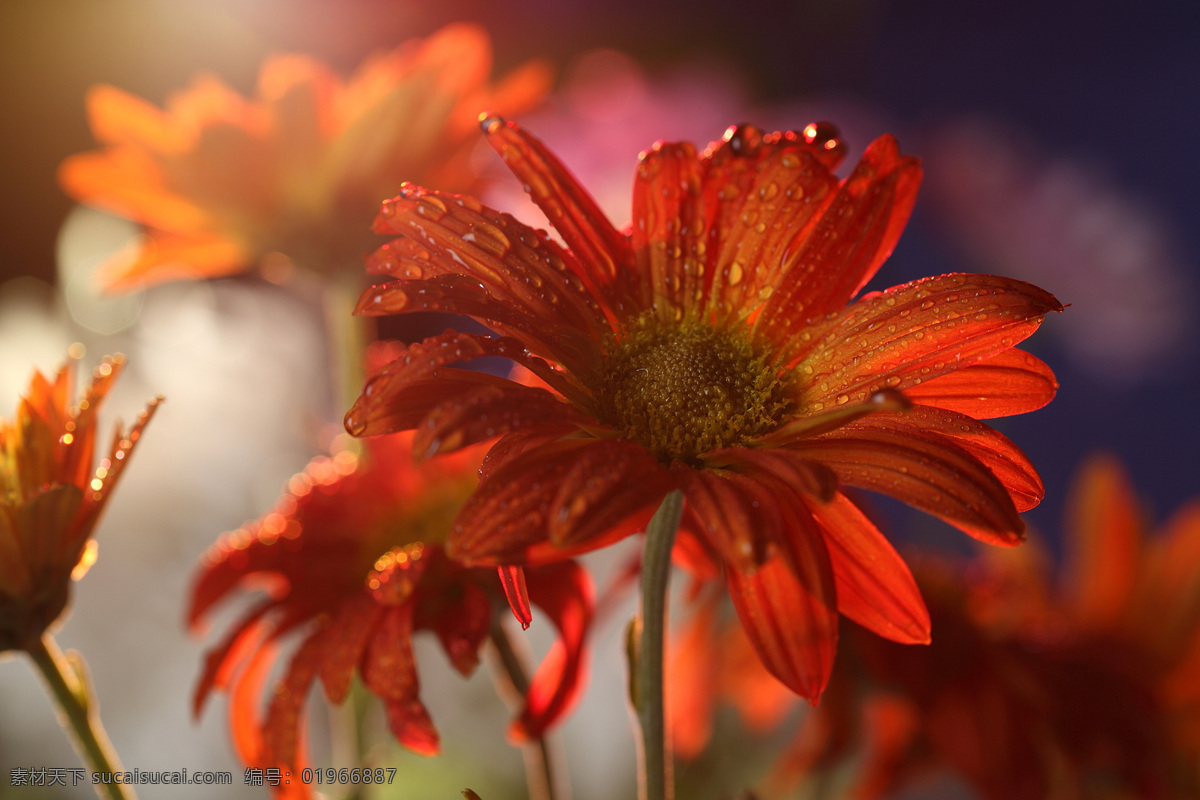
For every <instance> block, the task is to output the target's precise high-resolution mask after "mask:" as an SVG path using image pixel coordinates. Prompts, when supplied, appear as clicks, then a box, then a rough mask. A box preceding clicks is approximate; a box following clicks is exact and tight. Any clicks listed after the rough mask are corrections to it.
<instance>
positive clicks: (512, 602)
mask: <svg viewBox="0 0 1200 800" xmlns="http://www.w3.org/2000/svg"><path fill="white" fill-rule="evenodd" d="M496 570H497V572H499V573H500V585H501V586H503V587H504V597H505V599H507V600H508V607H509V608H510V609H512V613H513V616H514V617H516V618H517V622H519V623H521V629H522V630H528V629H529V623H531V622H533V609H531V608H530V607H529V589H528V587H527V586H526V584H525V570H524V569H523V568H521V567H514V566H500V567H497V568H496Z"/></svg>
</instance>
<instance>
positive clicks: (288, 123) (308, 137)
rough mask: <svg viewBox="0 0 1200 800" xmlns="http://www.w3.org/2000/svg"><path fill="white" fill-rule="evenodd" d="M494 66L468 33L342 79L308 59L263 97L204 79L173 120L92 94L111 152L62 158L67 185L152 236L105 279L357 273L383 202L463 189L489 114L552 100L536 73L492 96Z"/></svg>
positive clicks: (281, 68)
mask: <svg viewBox="0 0 1200 800" xmlns="http://www.w3.org/2000/svg"><path fill="white" fill-rule="evenodd" d="M490 61H491V48H490V45H489V42H488V39H487V36H486V34H485V33H484V32H483V31H482V30H480V29H478V28H476V27H474V26H471V25H464V24H459V25H451V26H448V27H446V28H443V29H442V30H441V31H439V32H437V33H435V34H433V35H432V36H430V37H429V38H428V39H425V40H413V41H410V42H407V43H405V44H403V45H401V46H400V47H398V48H396V49H395V50H393V51H392V52H390V53H386V54H384V55H381V56H377V57H375V58H373V59H371V60H368V61H367V62H365V63H364V64H363V65H362V66H361V67H360V68H359V69H358V71H357V72H356V73H355V74H354V75H353V77H351V78H350V79H349V80H348V81H344V82H343V81H342V80H341V79H340V78H338V77H337V76H336V75H334V74H333V72H332V71H331V70H330V69H329V68H328V67H327V66H325V65H324V64H321V63H320V62H318V61H316V60H314V59H312V58H309V57H306V56H298V55H289V56H277V57H274V58H271V59H269V60H268V61H267V62H266V63H265V64H264V65H263V67H262V71H261V72H260V74H259V80H258V84H259V85H258V95H257V96H256V97H254V98H253V99H246V98H243V97H241V96H240V95H238V94H236V93H235V92H234V91H233V90H231V89H229V88H228V87H227V86H225V85H224V84H223V83H221V82H220V81H219V80H217V79H216V78H215V77H212V76H209V75H205V76H201V77H199V78H197V79H196V81H195V82H194V83H193V84H192V86H191V87H189V88H188V89H186V90H184V91H182V92H179V93H177V94H175V95H174V96H172V97H171V98H170V100H169V102H168V104H167V109H166V111H162V110H160V109H158V108H155V107H154V106H152V105H150V104H148V103H146V102H145V101H143V100H141V99H140V98H137V97H134V96H132V95H129V94H127V93H125V92H123V91H121V90H119V89H116V88H113V87H111V86H103V85H101V86H96V87H95V88H93V89H92V90H91V92H90V93H89V95H88V110H89V114H90V118H91V125H92V130H93V132H94V133H95V136H96V138H97V139H98V140H99V141H100V143H101V144H102V145H103V146H104V149H102V150H99V151H95V152H91V153H84V154H80V155H76V156H73V157H71V158H69V159H67V161H65V162H64V163H63V165H62V168H61V171H60V182H61V184H62V186H63V188H64V189H65V191H66V192H67V193H68V194H70V195H71V196H72V197H74V198H76V199H77V200H80V201H82V202H86V203H89V204H92V205H97V206H100V207H103V208H105V209H107V210H110V211H112V212H114V213H117V214H120V215H122V216H126V217H129V218H130V219H133V220H135V221H137V222H140V223H142V224H143V225H144V226H145V227H146V231H147V236H146V239H145V241H144V242H143V243H142V244H141V245H140V246H139V247H137V248H136V249H135V250H134V251H132V252H127V253H123V254H120V255H118V256H117V257H116V258H115V259H114V260H112V261H110V262H109V263H107V264H106V265H105V266H104V267H103V269H102V272H101V274H100V282H101V283H102V284H104V285H105V286H106V287H107V288H109V289H116V290H127V289H131V288H137V287H138V286H141V285H146V284H153V283H161V282H163V281H169V280H179V279H181V278H194V277H204V278H211V277H220V276H224V275H230V274H235V273H240V272H244V271H246V270H249V269H251V268H253V267H255V266H256V265H257V264H258V262H260V261H261V260H262V258H263V257H264V256H266V255H268V254H271V253H281V254H283V255H284V256H286V257H287V258H288V259H290V260H291V261H292V262H295V263H296V264H298V265H300V266H302V267H306V268H308V269H311V270H315V271H318V272H326V273H328V272H334V271H338V270H349V269H353V268H354V265H357V264H358V263H359V262H360V259H361V257H362V254H363V253H364V252H366V251H367V250H370V249H371V247H372V243H371V241H370V239H369V233H368V231H367V227H368V225H369V222H370V219H371V216H372V214H373V213H374V211H375V209H376V208H377V207H378V204H379V201H380V200H381V199H382V198H384V197H388V196H390V195H392V194H394V193H395V192H396V190H397V189H398V188H399V185H400V182H401V181H402V180H404V179H411V178H414V177H419V178H420V179H421V180H427V181H431V182H436V183H437V184H438V185H446V186H451V187H458V188H467V187H468V186H469V185H470V180H471V171H470V169H469V166H468V163H467V156H468V153H469V151H470V149H471V147H472V146H473V144H474V141H473V138H474V137H473V134H474V130H475V128H474V119H475V115H476V113H477V112H478V110H479V108H480V107H482V106H486V105H488V104H491V103H495V104H499V105H501V106H504V107H507V108H509V109H512V110H514V111H515V110H519V109H525V108H528V107H530V106H531V105H532V104H533V102H534V101H535V100H536V99H537V97H538V96H540V94H541V93H542V91H543V90H544V86H545V84H546V82H547V81H546V70H545V68H544V67H542V66H541V65H539V64H530V65H528V66H526V67H525V68H522V69H520V70H518V71H517V72H515V73H513V74H512V75H511V76H509V77H508V78H507V79H506V80H505V81H504V82H503V83H501V84H500V85H498V86H491V85H490V84H489V83H488V80H487V77H488V70H489V67H490Z"/></svg>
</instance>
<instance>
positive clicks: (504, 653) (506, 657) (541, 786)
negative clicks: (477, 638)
mask: <svg viewBox="0 0 1200 800" xmlns="http://www.w3.org/2000/svg"><path fill="white" fill-rule="evenodd" d="M488 636H489V637H490V639H491V642H492V646H493V647H495V648H496V653H497V655H498V656H499V660H500V664H499V666H500V670H501V671H502V672H501V674H500V675H499V676H498V678H500V679H502V680H504V681H507V683H508V684H509V685H511V686H512V690H513V691H512V694H513V695H515V696H519V697H524V696H525V695H526V694H528V692H529V673H528V671H527V670H526V668H525V664H524V663H523V659H522V658H521V656H520V655H519V654H518V653H517V649H516V647H515V646H514V645H513V641H512V639H511V638H509V631H508V629H507V628H506V627H505V626H504V625H503V623H502V622H501V621H500V619H499V618H496V619H493V620H492V629H491V631H489V633H488ZM514 705H517V704H516V703H514ZM521 755H522V756H523V757H524V759H525V783H526V785H527V787H528V788H529V800H558V798H559V793H558V785H559V779H560V777H561V778H562V779H565V776H566V769H565V767H564V766H563V765H560V764H556V761H557V759H556V758H555V754H554V753H553V752H552V750H551V747H550V744H549V742H548V741H547V740H546V737H545V736H539V737H537V738H536V739H534V740H533V741H531V742H528V743H527V744H525V745H523V746H522V747H521Z"/></svg>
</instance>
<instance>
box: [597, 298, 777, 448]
mask: <svg viewBox="0 0 1200 800" xmlns="http://www.w3.org/2000/svg"><path fill="white" fill-rule="evenodd" d="M603 383H604V385H603V387H602V390H601V392H600V393H599V395H600V416H601V419H603V420H604V421H605V422H607V423H608V424H610V425H612V426H613V427H615V428H617V429H618V430H619V431H621V433H622V434H623V435H624V436H626V437H628V438H630V439H633V440H635V441H637V442H640V443H642V444H643V445H645V446H646V447H647V448H649V449H650V450H652V451H653V452H654V454H655V455H656V456H658V458H659V459H660V460H661V461H663V462H664V463H670V462H671V461H675V460H679V461H684V462H694V461H695V460H696V457H697V456H698V455H700V454H701V453H705V452H707V451H709V450H715V449H717V448H721V447H728V446H730V445H734V444H738V443H740V442H742V441H744V440H745V439H747V438H749V437H751V436H755V435H757V434H760V433H765V432H767V431H768V430H771V429H772V428H774V427H775V426H776V425H778V424H779V421H780V419H781V417H782V416H783V415H784V412H786V410H787V409H788V408H789V407H790V406H791V402H790V401H789V400H788V392H787V391H786V389H787V386H786V385H785V384H784V382H783V381H781V380H780V378H779V376H778V375H777V374H776V371H775V370H774V369H773V368H772V366H771V363H770V359H769V358H768V355H767V354H765V353H762V352H760V351H758V350H757V349H756V348H754V347H753V345H752V344H751V343H750V341H749V339H748V338H747V337H746V336H744V335H742V334H741V332H740V331H736V330H729V329H717V328H713V327H711V326H709V325H705V324H702V323H698V322H691V323H689V322H684V323H682V324H680V325H678V326H674V327H670V328H667V329H664V328H663V327H662V325H661V323H660V322H659V321H658V320H656V319H653V318H649V319H646V320H639V321H638V323H636V324H635V325H634V326H632V331H631V333H630V334H629V335H628V336H627V337H626V338H625V339H624V340H623V341H621V342H619V343H617V344H615V345H614V346H613V347H612V348H610V350H609V352H608V354H607V355H606V357H605V364H604V370H603Z"/></svg>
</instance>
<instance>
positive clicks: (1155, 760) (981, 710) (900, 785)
mask: <svg viewBox="0 0 1200 800" xmlns="http://www.w3.org/2000/svg"><path fill="white" fill-rule="evenodd" d="M1070 507H1071V513H1070V516H1069V517H1068V524H1067V528H1066V533H1067V552H1066V559H1065V563H1064V569H1063V570H1062V571H1061V574H1060V575H1059V576H1057V577H1058V579H1057V580H1056V576H1055V575H1054V574H1053V572H1052V571H1051V570H1050V569H1048V568H1047V563H1048V559H1046V558H1045V557H1044V554H1043V553H1041V552H1040V551H1039V550H1038V549H1037V548H1022V549H1021V550H1019V551H1003V552H997V551H992V552H990V553H988V554H987V557H986V558H984V559H981V560H980V561H978V562H977V563H975V564H973V565H951V564H947V563H944V562H938V561H932V560H931V561H927V562H925V563H923V564H921V565H920V566H919V567H918V568H917V569H916V575H917V580H918V583H919V585H920V586H921V589H922V591H923V593H924V595H925V597H926V599H927V600H928V602H929V608H930V613H931V616H932V618H933V625H934V629H935V630H936V631H937V636H936V637H935V638H934V640H933V642H932V643H931V644H930V646H929V647H923V648H912V647H899V646H897V645H895V644H892V643H890V642H885V641H882V640H881V639H879V638H878V637H876V636H874V635H872V634H870V633H869V632H866V631H863V630H862V629H860V628H857V627H854V626H851V627H850V635H849V639H850V642H849V644H850V646H849V647H848V648H847V649H848V650H849V654H850V658H848V659H844V660H841V661H839V668H838V669H837V670H836V671H835V675H834V678H833V681H832V682H831V684H830V694H833V695H835V696H837V697H839V698H840V699H843V700H848V699H849V698H855V699H856V700H857V704H856V703H855V702H840V703H830V704H824V703H823V704H822V706H821V707H820V708H819V709H817V710H816V711H814V712H813V713H812V714H811V715H809V716H808V717H806V718H805V720H804V724H803V726H802V728H801V732H800V735H799V736H798V737H797V738H796V740H795V741H794V742H793V744H792V745H791V747H790V748H789V750H788V752H787V753H786V754H785V755H784V756H783V758H781V759H780V762H779V764H778V765H777V768H776V772H775V775H774V778H773V780H772V784H773V788H774V789H776V790H778V791H779V792H780V793H784V794H792V793H794V789H795V787H794V785H793V784H794V783H795V782H796V781H798V780H800V779H805V778H814V777H815V779H816V780H818V781H819V780H821V778H820V776H819V775H817V776H814V772H815V771H820V770H826V769H828V770H831V771H834V772H836V771H837V770H838V769H840V768H841V767H842V766H844V764H845V763H846V760H847V759H852V760H853V763H854V765H855V770H854V774H855V785H854V795H855V796H857V797H863V798H871V797H891V796H895V795H896V794H897V793H898V792H900V793H903V792H904V791H905V790H906V789H911V788H912V787H914V786H916V785H917V784H918V783H920V784H925V785H927V784H928V782H929V780H930V778H931V777H933V776H943V777H944V776H948V775H952V776H954V777H955V778H957V779H958V780H963V781H966V782H968V783H969V784H970V785H971V786H972V788H973V789H974V790H975V792H976V793H977V794H978V796H980V797H983V798H988V800H1009V799H1010V798H1017V797H1038V798H1041V797H1101V796H1103V797H1110V796H1111V797H1142V798H1184V797H1196V796H1197V792H1198V791H1200V774H1198V773H1197V772H1196V765H1197V763H1200V558H1198V556H1200V503H1197V502H1192V503H1190V504H1189V505H1188V506H1186V507H1184V508H1183V509H1181V510H1180V511H1178V512H1176V513H1175V514H1174V515H1173V516H1172V517H1171V519H1170V520H1168V522H1167V524H1166V525H1165V528H1164V530H1163V531H1162V532H1161V533H1160V534H1159V535H1156V536H1152V537H1147V536H1146V535H1145V529H1146V526H1145V524H1144V523H1143V521H1142V518H1141V515H1140V513H1139V510H1138V504H1137V500H1136V497H1135V495H1134V492H1133V489H1132V487H1131V486H1130V483H1129V480H1128V477H1127V476H1126V475H1125V473H1124V470H1123V469H1122V468H1121V467H1120V465H1119V464H1118V463H1117V462H1116V461H1115V460H1113V459H1111V458H1107V457H1099V458H1094V459H1092V460H1090V461H1089V462H1088V463H1087V464H1086V465H1085V466H1084V468H1083V470H1082V471H1081V473H1080V477H1079V479H1078V480H1077V483H1076V487H1075V490H1074V491H1073V493H1072V497H1071V506H1070ZM697 627H698V628H700V629H701V633H700V634H696V633H692V637H693V638H695V637H697V636H700V637H701V638H702V639H703V640H704V641H705V645H704V647H703V648H702V650H700V651H699V652H694V653H693V655H694V660H695V662H697V663H699V664H702V665H705V667H707V668H708V672H706V673H703V678H702V679H701V680H697V679H693V680H692V681H691V682H690V685H691V686H693V687H697V688H695V689H692V690H691V691H690V692H689V693H688V694H687V695H685V696H683V697H682V698H680V702H678V703H677V704H676V724H677V725H678V726H680V727H681V728H683V729H685V730H687V729H689V727H690V728H692V729H699V730H701V731H702V732H703V731H704V726H705V723H706V719H707V717H708V716H710V715H711V703H712V702H713V700H714V699H715V698H716V697H717V696H725V697H728V698H730V699H732V700H733V701H734V702H735V703H736V704H738V706H739V707H741V708H742V709H743V714H744V715H746V712H747V698H753V697H754V695H755V693H756V692H757V691H761V689H760V687H761V683H762V680H763V678H764V677H765V676H764V675H762V674H761V671H758V672H756V671H755V670H753V669H751V668H749V667H748V666H747V665H746V664H744V663H739V662H737V661H736V660H735V659H732V658H730V656H729V654H730V653H731V652H733V653H735V652H736V651H737V641H738V636H737V631H736V630H734V631H729V632H724V633H716V632H715V631H714V630H713V626H712V622H711V614H708V613H707V612H706V611H704V610H703V609H702V611H701V613H700V614H697V615H696V617H695V621H694V625H693V628H697ZM684 641H686V640H684ZM681 649H682V648H681ZM705 667H702V668H701V669H704V668H705ZM784 710H786V708H785V709H781V710H780V711H781V713H782V711H784ZM770 727H773V725H764V726H759V730H763V729H768V728H770ZM705 738H706V737H703V736H701V737H700V741H699V742H698V744H700V745H702V744H704V741H705ZM698 749H699V748H698V747H694V748H693V752H695V751H696V750H698ZM1100 787H1105V791H1106V792H1107V793H1104V792H1100V791H1099V789H1100Z"/></svg>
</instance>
